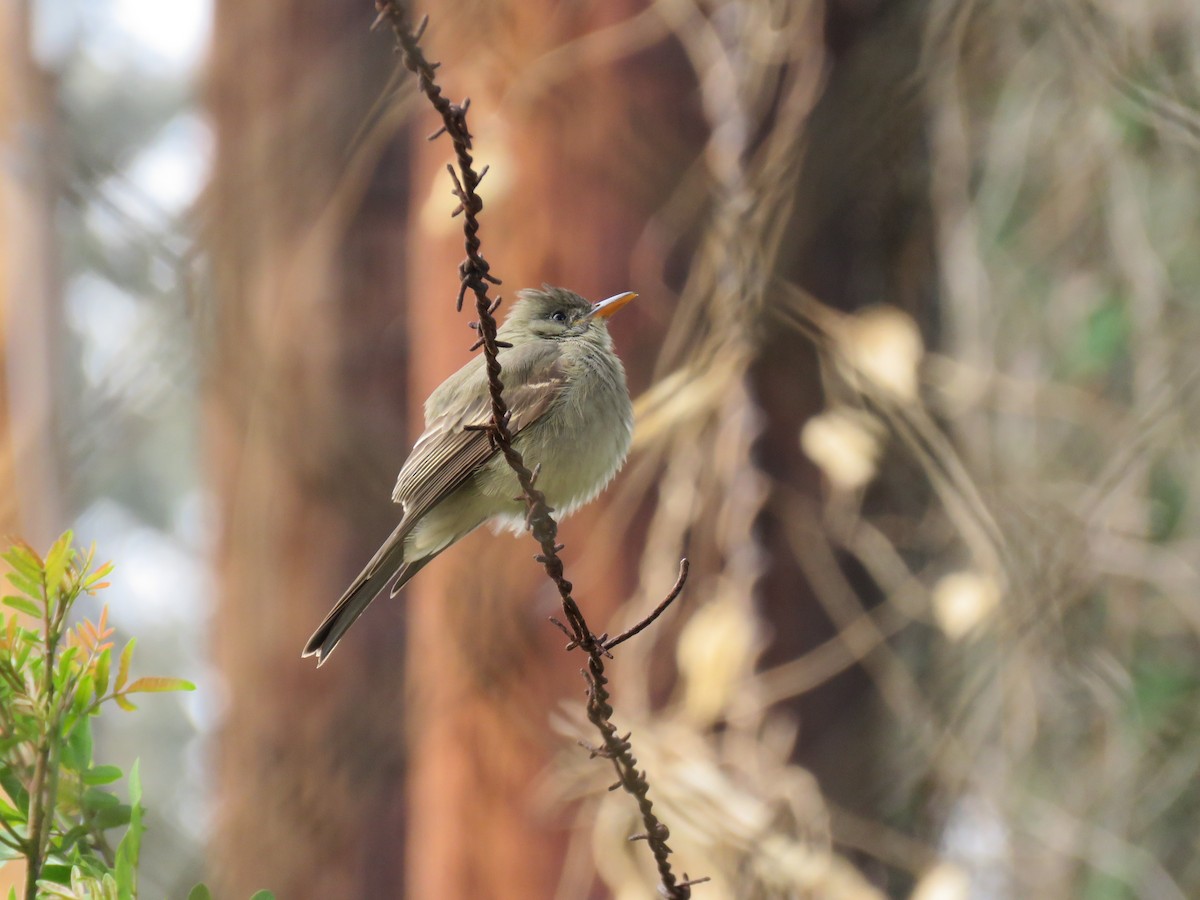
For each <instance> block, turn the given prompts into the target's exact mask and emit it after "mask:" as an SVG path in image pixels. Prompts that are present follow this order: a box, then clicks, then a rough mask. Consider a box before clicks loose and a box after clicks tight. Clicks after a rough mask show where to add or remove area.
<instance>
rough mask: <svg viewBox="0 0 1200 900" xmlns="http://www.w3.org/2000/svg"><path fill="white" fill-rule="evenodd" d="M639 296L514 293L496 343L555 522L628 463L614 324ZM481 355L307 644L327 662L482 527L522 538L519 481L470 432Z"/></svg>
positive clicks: (458, 380) (429, 431)
mask: <svg viewBox="0 0 1200 900" xmlns="http://www.w3.org/2000/svg"><path fill="white" fill-rule="evenodd" d="M636 296H637V294H634V293H623V294H617V295H616V296H615V297H609V298H608V299H607V300H602V301H600V302H599V303H596V304H592V303H589V302H588V301H587V300H585V299H584V298H583V297H580V296H579V295H578V294H574V293H572V292H571V291H568V290H564V289H563V288H557V287H550V286H549V285H543V286H542V289H541V290H525V291H521V292H520V293H519V294H518V299H517V302H516V303H515V304H514V305H513V307H512V310H511V312H510V313H509V315H508V318H507V319H506V320H505V322H504V324H503V325H502V326H501V327H500V329H499V333H498V338H499V340H501V341H505V342H507V343H509V344H512V346H511V347H507V348H502V349H501V350H500V365H501V366H502V373H501V379H502V380H503V382H504V398H505V400H506V401H507V402H508V407H509V410H510V412H511V418H510V420H509V429H510V430H511V431H512V433H513V435H514V442H513V443H514V446H515V447H516V448H517V449H518V450H520V451H521V455H522V456H523V457H524V458H525V462H526V464H527V465H529V466H531V467H532V466H535V465H540V466H541V469H540V472H539V474H538V481H537V486H538V488H539V489H540V490H541V491H542V492H543V493H544V494H545V495H546V501H547V503H549V504H550V506H552V507H553V508H554V509H555V511H556V512H557V514H558V515H559V516H565V515H568V514H569V513H571V512H572V511H574V510H576V509H578V508H579V507H580V506H583V505H584V504H585V503H588V502H589V501H590V500H592V499H593V498H594V497H595V496H596V495H597V494H599V493H600V491H601V490H603V488H604V487H605V485H607V484H608V483H609V481H611V480H612V478H613V476H614V475H616V474H617V471H618V470H619V469H620V468H621V466H622V464H623V463H624V462H625V456H626V454H627V453H628V452H629V442H630V439H631V438H632V436H633V407H632V405H631V404H630V402H629V390H628V388H626V386H625V370H624V369H623V368H622V366H621V360H620V359H618V358H617V354H616V353H615V352H614V351H613V342H612V338H611V337H610V336H609V333H608V325H607V319H608V317H609V316H611V315H612V314H613V313H615V312H616V311H617V310H619V309H620V308H621V307H623V306H624V305H625V304H627V303H628V302H629V301H630V300H633V299H634V298H635V297H636ZM491 416H492V410H491V397H490V395H489V393H488V383H487V372H486V371H485V369H484V359H483V357H482V355H480V356H477V357H475V358H474V359H473V360H471V362H469V363H467V364H466V365H465V366H463V367H462V368H461V369H459V370H458V371H457V372H455V373H454V374H453V375H451V376H450V377H449V378H447V379H446V380H445V381H443V382H442V383H441V385H440V386H439V387H438V388H437V390H435V391H434V392H433V393H432V394H430V395H429V399H428V400H426V401H425V432H424V434H422V435H421V436H420V438H418V439H417V443H416V444H415V445H414V446H413V449H412V453H411V454H409V457H408V459H407V460H405V462H404V466H403V467H402V468H401V469H400V475H399V477H398V478H397V480H396V489H395V490H394V491H392V500H393V501H395V502H396V503H399V504H400V507H401V509H402V515H401V518H400V524H399V525H397V526H396V530H395V531H393V532H392V534H391V536H390V537H389V538H388V539H387V540H386V541H385V542H384V544H383V546H382V547H380V548H379V550H378V551H377V552H376V553H375V555H374V556H373V557H372V558H371V561H370V562H369V563H367V567H366V568H365V569H363V570H362V572H361V573H360V574H359V576H358V577H357V578H355V579H354V582H353V584H351V585H350V587H349V588H347V590H346V593H345V594H343V595H342V599H340V600H339V601H338V602H337V605H336V606H335V607H334V608H333V610H332V611H331V612H330V613H329V615H328V616H326V617H325V621H324V622H322V623H321V625H320V627H319V628H317V630H316V631H315V632H313V636H312V637H310V638H309V639H308V643H307V644H305V645H304V654H303V655H304V656H316V657H317V664H318V665H320V664H322V663H324V662H325V660H326V659H328V658H329V654H330V653H332V652H333V648H334V647H336V646H337V643H338V641H340V640H341V639H342V635H344V634H345V633H346V630H347V629H348V628H349V627H350V626H351V625H353V624H354V621H355V619H357V618H358V617H359V616H361V615H362V613H363V610H365V609H366V608H367V606H368V605H369V604H370V603H371V601H372V600H374V599H375V598H376V597H378V596H379V595H380V594H381V593H383V591H384V590H386V589H387V588H388V587H389V586H390V588H391V596H393V597H394V596H395V595H396V594H397V593H398V592H399V591H400V589H401V588H402V587H404V585H405V584H406V583H407V582H408V580H409V579H410V578H412V577H413V576H414V575H416V574H417V572H419V571H420V570H421V569H422V568H423V567H424V566H425V565H426V564H427V563H428V562H429V561H430V560H432V559H433V558H434V557H435V556H437V555H438V554H439V553H441V552H442V551H443V550H445V549H446V548H447V547H449V546H450V545H451V544H453V543H454V542H455V541H457V540H459V539H460V538H462V537H463V536H465V535H466V534H468V533H469V532H471V531H474V530H475V529H476V528H478V527H479V526H480V525H482V524H483V523H484V522H488V521H493V522H497V523H498V524H501V525H508V526H511V527H512V528H513V530H514V531H515V532H519V531H520V530H521V529H522V528H523V527H524V524H525V503H524V501H523V500H521V499H519V498H520V495H521V488H520V486H519V484H518V483H517V478H516V475H514V474H513V472H512V469H510V468H509V466H508V463H507V462H506V461H505V459H504V457H503V455H502V454H500V453H499V452H498V451H497V450H496V449H495V448H494V447H493V446H492V444H491V441H490V439H489V437H488V433H487V432H486V431H481V430H478V429H477V428H475V427H473V426H481V425H487V424H488V423H489V422H490V421H491Z"/></svg>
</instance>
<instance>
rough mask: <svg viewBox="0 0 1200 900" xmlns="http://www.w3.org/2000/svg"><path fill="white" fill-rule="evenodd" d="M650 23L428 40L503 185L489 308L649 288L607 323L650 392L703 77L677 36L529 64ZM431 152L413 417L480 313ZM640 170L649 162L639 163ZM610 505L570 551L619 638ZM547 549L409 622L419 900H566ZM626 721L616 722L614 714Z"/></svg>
mask: <svg viewBox="0 0 1200 900" xmlns="http://www.w3.org/2000/svg"><path fill="white" fill-rule="evenodd" d="M641 7H642V5H641V4H639V3H630V2H622V3H615V4H606V5H601V6H592V7H571V6H564V5H562V4H558V3H549V2H534V3H520V4H518V3H503V4H493V5H490V6H489V5H482V6H481V5H479V4H460V3H456V4H442V5H440V6H439V7H438V8H437V9H436V10H433V12H434V16H433V19H432V22H431V24H430V26H429V31H428V33H427V36H426V37H425V39H424V41H423V44H424V46H425V48H426V52H427V54H428V55H429V56H430V58H431V59H433V60H437V61H441V62H444V63H445V66H444V68H442V69H441V70H440V75H441V76H443V77H442V86H443V88H444V90H445V91H446V93H447V95H448V96H450V97H453V98H461V97H462V96H463V95H466V94H469V95H470V96H471V99H472V107H471V114H470V115H471V119H470V122H471V127H472V131H473V133H474V134H475V147H476V151H477V155H478V160H479V163H480V165H483V164H490V165H491V167H492V171H491V173H490V174H489V175H488V177H487V178H486V179H485V180H484V182H483V186H482V190H481V192H482V194H483V197H484V202H485V208H484V211H483V213H482V214H481V216H480V220H481V231H480V237H481V238H482V240H483V252H484V255H485V256H486V258H487V259H488V260H489V262H490V263H491V264H492V267H493V272H494V273H495V274H496V275H497V276H498V277H500V278H502V279H503V280H504V284H503V285H502V286H501V287H499V288H497V289H495V291H496V292H497V293H499V294H501V295H502V296H503V297H504V299H505V304H506V305H505V307H502V311H503V309H506V308H507V304H509V303H511V302H512V300H513V299H514V295H515V292H516V291H517V290H518V289H520V288H522V287H536V286H539V285H540V284H541V283H542V282H549V283H551V284H557V285H563V286H566V287H569V288H571V289H573V290H576V291H578V292H580V293H582V294H584V295H586V296H588V297H589V298H591V299H598V298H601V297H604V296H608V295H610V294H614V293H617V292H618V291H621V290H625V289H628V288H633V289H637V290H639V291H642V292H643V300H641V301H639V302H635V303H634V304H633V305H631V306H630V307H628V308H627V309H626V310H624V311H622V312H621V313H620V315H618V316H617V317H616V318H615V319H614V320H613V322H612V331H613V334H614V339H615V341H616V344H617V348H618V351H619V352H620V353H621V356H622V358H623V359H624V360H625V361H626V365H627V369H628V374H629V381H630V385H631V387H632V389H633V391H634V393H635V394H636V393H637V392H639V391H640V390H642V389H644V388H645V387H646V386H647V384H648V383H649V381H650V366H651V364H652V362H653V360H654V357H655V349H656V340H657V339H658V338H660V337H661V329H662V324H663V323H664V322H665V321H667V319H668V317H669V310H666V309H664V308H663V304H664V302H668V300H669V295H668V293H667V292H665V291H663V290H661V289H656V286H655V285H653V284H636V283H634V282H635V278H634V274H633V273H632V271H631V263H630V260H631V258H632V259H636V258H638V254H637V253H635V248H636V247H637V246H638V244H639V242H644V237H645V235H644V231H645V228H646V224H647V222H648V221H649V219H650V217H651V216H652V214H653V213H654V212H655V211H656V210H657V209H658V208H659V207H660V206H661V205H662V204H663V203H664V202H665V200H666V198H667V196H668V195H669V194H670V192H671V191H672V190H673V189H674V187H675V186H676V184H677V183H678V180H679V179H680V178H681V177H682V174H683V173H684V172H686V171H687V167H688V164H689V162H690V161H691V160H692V159H693V158H694V156H695V154H696V153H697V152H699V150H700V148H701V146H702V141H703V128H702V125H701V124H700V122H699V117H698V116H697V113H696V109H695V106H694V79H693V77H692V75H691V72H690V70H689V68H688V66H687V64H686V61H685V60H684V59H683V57H682V54H681V53H679V51H678V49H677V48H675V47H674V46H673V45H672V44H671V43H669V42H667V41H665V40H663V39H662V38H660V39H658V40H655V41H653V42H652V43H651V44H650V45H649V46H648V47H647V48H646V50H645V51H644V52H642V53H634V54H633V55H629V54H628V53H622V54H620V55H619V58H618V59H617V60H616V61H612V62H609V61H604V60H596V59H592V58H589V57H587V56H586V55H585V54H574V55H571V56H569V57H567V58H561V57H560V58H558V59H557V61H556V62H555V63H552V64H550V65H549V66H547V65H540V66H539V64H538V63H535V62H534V61H536V60H539V59H540V58H541V57H542V56H543V54H546V53H548V52H549V51H551V50H553V49H555V48H557V47H559V46H561V45H563V44H565V43H567V42H568V41H570V40H572V39H574V38H577V37H579V36H580V35H583V34H587V33H589V32H593V31H594V30H596V29H598V28H601V27H603V26H605V25H608V24H611V23H612V22H615V21H619V20H622V19H626V18H628V17H630V16H632V15H633V14H634V13H635V12H636V11H637V10H638V9H640V8H641ZM468 29H470V32H471V33H473V34H485V35H487V40H486V42H483V43H481V44H479V45H478V46H471V47H470V48H469V49H467V47H468V43H469V42H465V41H463V40H461V39H458V38H457V36H456V35H457V34H458V33H459V32H463V33H465V32H466V31H467V30H468ZM544 62H545V60H542V63H544ZM564 76H565V77H564ZM517 79H520V80H517ZM502 104H503V106H502ZM584 109H586V112H581V110H584ZM663 109H671V110H674V112H675V118H674V121H672V122H670V123H669V125H668V126H666V127H664V125H663V124H662V123H661V122H657V124H656V125H655V126H654V127H651V124H650V123H656V121H657V117H658V116H659V114H660V111H661V110H663ZM417 115H418V118H417V120H416V121H417V122H418V123H419V125H418V127H416V128H415V129H414V130H415V132H417V133H418V134H424V133H426V132H431V131H433V130H434V128H435V127H436V125H437V124H438V123H437V121H436V119H435V118H434V116H433V113H432V110H431V109H430V108H429V107H428V106H427V104H424V103H423V108H422V109H421V110H420V111H419V112H418V114H417ZM501 117H502V118H503V123H502V124H498V122H499V120H500V119H501ZM419 152H420V162H419V165H418V168H417V170H416V172H415V175H414V184H415V185H418V186H419V187H417V188H416V190H418V191H427V192H428V196H427V197H423V198H422V199H421V200H420V201H419V203H418V204H417V206H418V207H419V208H420V209H421V215H420V219H419V221H418V223H417V225H416V227H415V230H414V243H415V245H416V246H419V247H420V248H421V253H420V256H419V258H418V259H416V260H414V267H413V275H412V284H413V288H412V290H410V291H409V293H408V297H409V306H410V309H409V315H410V316H411V321H412V323H413V325H412V327H413V332H414V334H420V335H421V340H420V341H419V342H416V343H414V345H413V353H414V362H415V374H414V378H413V385H412V393H411V395H410V396H411V399H412V401H413V409H414V413H415V410H416V403H417V402H418V401H419V400H420V399H422V398H424V396H425V395H426V394H427V393H428V392H429V391H430V390H431V389H432V388H434V387H435V386H436V385H437V384H438V383H439V382H440V381H441V380H442V379H443V378H445V377H446V376H447V375H448V374H450V373H451V372H452V371H454V369H456V368H457V367H458V366H459V365H461V364H462V363H464V362H466V361H467V359H468V358H469V354H468V353H467V348H468V347H469V346H470V344H471V343H472V342H473V340H474V337H473V332H471V331H469V330H468V329H467V322H468V321H470V320H472V319H473V318H474V315H473V313H472V310H471V309H470V308H468V309H464V312H463V313H462V314H461V315H456V314H455V312H454V297H455V294H456V291H457V279H456V268H457V264H458V262H459V260H461V259H462V257H463V239H462V232H461V225H460V222H459V220H458V219H450V217H449V213H450V211H451V210H452V209H453V206H454V200H453V198H452V197H451V196H450V194H449V190H448V189H449V187H450V182H449V180H448V176H447V175H446V172H445V165H446V163H447V162H448V161H449V160H450V159H451V158H452V150H451V147H450V144H449V142H448V141H446V140H445V139H444V138H443V139H440V140H438V141H435V142H433V143H432V144H426V143H424V142H421V143H420V144H419ZM631 159H637V160H642V161H644V165H642V166H640V167H634V166H631V165H630V164H629V161H630V160H631ZM661 253H662V248H661V247H657V246H651V248H650V249H649V251H648V252H643V253H642V256H641V259H640V262H641V263H642V264H643V265H644V267H645V269H646V270H648V271H651V272H653V273H654V274H655V276H659V275H660V273H661V272H662V271H663V269H664V268H665V262H664V260H663V258H662V255H661ZM470 303H471V301H470V298H468V301H467V304H468V307H469V306H470ZM534 462H536V461H534ZM610 498H611V494H610V495H608V497H602V498H601V499H600V500H599V501H597V502H596V503H594V504H592V506H590V507H589V508H588V509H586V510H584V511H582V512H580V513H578V514H577V515H576V516H574V517H572V518H571V519H570V520H568V521H567V522H566V524H565V525H564V526H563V528H562V530H561V533H560V537H561V540H562V542H563V543H564V544H565V545H566V550H565V552H564V559H565V562H566V567H567V577H568V578H569V579H571V580H572V581H573V582H574V583H575V585H576V596H577V597H578V599H579V601H580V603H581V605H582V607H583V609H584V612H585V615H586V616H587V618H588V621H589V624H590V625H591V627H592V628H593V630H595V631H597V632H599V631H601V630H604V629H607V628H609V627H611V625H612V621H611V616H612V613H613V611H614V609H615V608H616V606H617V605H618V604H619V603H620V602H621V601H622V600H624V599H625V598H626V597H627V596H628V592H629V590H630V588H631V586H632V584H633V581H634V578H635V576H636V572H637V565H638V554H637V553H636V552H628V551H631V549H632V548H633V547H634V546H635V545H636V537H632V536H630V535H628V534H619V533H612V531H611V529H608V530H606V528H605V527H604V526H603V524H602V520H603V512H604V509H605V507H606V504H607V500H608V499H610ZM536 552H537V547H536V544H535V543H534V542H533V541H532V540H531V539H530V538H529V537H527V536H522V537H520V538H519V539H517V540H514V539H512V538H510V537H508V536H507V535H504V536H500V537H496V536H493V535H492V534H491V533H490V532H488V531H487V530H486V529H481V531H480V532H479V533H476V534H474V535H472V536H471V537H469V538H467V539H466V540H464V541H463V542H462V543H461V544H460V545H459V546H457V547H454V548H452V549H451V550H449V551H447V553H446V554H445V555H444V556H442V557H441V558H440V559H439V560H438V561H437V562H435V563H434V564H433V565H431V566H430V567H429V568H428V569H426V570H425V571H424V572H422V573H421V575H420V577H419V578H417V579H416V580H415V581H414V582H413V584H412V585H411V587H410V588H409V589H407V591H406V593H407V595H408V598H409V601H408V602H409V603H411V604H412V606H411V609H412V613H413V619H412V621H411V626H410V627H411V640H410V648H411V649H410V653H409V658H408V663H409V671H410V680H411V682H412V684H413V688H414V691H415V698H414V703H413V707H412V709H411V711H410V719H409V721H410V725H409V731H410V734H411V736H412V753H413V759H412V766H413V781H412V787H411V790H412V805H413V808H414V810H415V811H419V813H417V814H419V815H420V816H421V822H422V824H421V827H419V828H414V829H413V831H412V834H411V837H410V844H409V872H408V874H409V877H410V878H411V890H410V896H412V897H421V898H424V897H429V898H434V897H436V898H439V900H456V898H476V897H488V898H514V900H516V898H520V900H528V898H540V897H552V896H554V895H555V889H556V888H557V886H558V885H559V881H560V879H561V877H562V871H563V866H564V852H563V851H564V848H565V844H566V841H567V838H568V834H569V832H568V827H569V825H570V822H569V820H567V819H565V818H564V817H563V813H561V812H558V813H555V812H553V811H552V810H549V809H547V808H546V803H545V802H544V800H542V799H540V796H539V794H540V792H541V791H542V790H543V789H544V788H543V787H542V786H543V785H544V776H545V770H546V768H547V766H548V765H549V763H550V760H551V757H552V755H553V754H555V753H558V752H561V751H562V750H563V748H564V743H566V744H568V746H569V743H570V742H569V740H564V738H563V737H562V736H561V735H559V734H556V733H554V732H552V731H551V730H550V727H549V723H550V719H551V717H552V715H553V711H554V710H555V708H556V706H557V705H558V704H559V703H560V702H562V701H566V703H567V708H568V709H569V710H570V711H571V712H572V713H577V712H581V711H582V708H583V688H584V684H583V681H582V679H581V677H580V675H579V669H580V667H581V666H582V665H583V657H582V656H581V655H580V654H579V653H578V652H575V653H570V654H568V653H565V652H563V645H564V638H563V636H562V634H561V633H560V632H559V631H558V630H557V629H556V628H554V627H553V626H551V625H550V624H549V623H548V622H547V616H548V615H551V614H555V613H559V607H558V595H557V593H556V591H555V590H554V588H553V585H551V584H550V583H549V581H548V580H547V579H546V577H545V573H544V572H543V571H542V570H541V567H540V566H538V565H536V564H535V562H534V561H533V556H534V554H535V553H536ZM665 574H666V575H668V576H671V577H673V575H674V573H673V572H669V573H665ZM668 583H669V581H668ZM559 615H560V617H561V613H559ZM616 705H617V708H618V712H617V716H616V718H617V721H618V722H619V721H620V699H619V698H618V699H617V700H616ZM585 734H586V732H585ZM596 764H597V765H603V763H599V762H597V763H596ZM632 802H633V801H632V800H630V803H631V804H632Z"/></svg>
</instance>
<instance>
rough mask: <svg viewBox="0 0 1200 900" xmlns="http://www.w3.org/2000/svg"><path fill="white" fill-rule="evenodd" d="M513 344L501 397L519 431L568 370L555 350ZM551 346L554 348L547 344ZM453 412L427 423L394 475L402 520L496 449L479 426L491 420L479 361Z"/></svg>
mask: <svg viewBox="0 0 1200 900" xmlns="http://www.w3.org/2000/svg"><path fill="white" fill-rule="evenodd" d="M523 349H524V348H516V349H515V350H514V351H513V352H509V353H506V354H504V356H505V357H508V358H507V359H505V358H504V357H502V358H501V360H502V362H503V363H505V364H506V365H505V368H504V371H503V372H502V373H501V379H502V380H504V381H505V382H506V383H505V386H504V399H505V401H506V402H507V403H508V408H509V412H510V418H509V423H508V427H509V430H510V431H511V432H512V433H513V436H514V437H515V436H516V435H518V434H520V432H521V431H522V430H524V429H525V428H528V427H529V426H530V425H532V424H533V423H534V422H536V421H537V420H538V419H540V418H541V417H542V416H544V415H545V414H546V412H547V411H548V410H549V409H550V407H551V406H552V405H553V404H554V401H555V400H556V399H558V397H559V395H560V394H561V393H562V390H563V388H564V387H565V385H566V373H565V371H564V369H563V366H562V362H561V358H560V356H559V354H558V353H557V352H546V351H545V350H542V348H536V349H534V350H532V352H526V353H522V352H520V351H521V350H523ZM548 349H550V350H551V351H553V348H548ZM457 393H458V397H457V398H456V399H457V402H456V403H455V404H454V405H453V412H449V413H443V414H442V415H440V416H435V417H433V418H432V419H430V420H429V421H428V422H427V423H426V429H425V433H424V434H422V435H421V437H420V438H418V440H417V443H416V445H415V446H414V447H413V450H412V453H411V454H410V455H409V457H408V459H407V460H406V461H405V463H404V466H403V468H401V469H400V475H399V477H398V478H397V479H396V489H395V490H394V491H393V492H392V499H393V500H394V501H396V502H397V503H400V504H403V506H404V522H406V523H413V522H416V521H417V520H418V519H420V517H421V516H423V515H424V514H425V513H426V512H428V511H429V510H430V509H432V508H433V507H434V506H436V505H437V504H438V503H439V502H441V501H442V500H443V499H445V497H446V496H447V495H448V494H450V493H451V492H452V491H453V490H454V489H455V488H457V487H458V486H459V485H461V484H462V483H463V481H465V480H466V479H467V478H468V477H469V476H470V475H471V473H473V472H474V471H476V470H477V469H478V468H479V466H481V465H483V463H484V462H486V461H487V459H488V458H489V457H491V456H492V455H493V454H494V453H496V448H495V447H494V446H493V445H492V442H491V439H490V437H489V436H488V432H487V431H483V430H477V426H486V425H487V424H488V423H490V422H491V420H492V405H491V396H490V394H489V393H488V391H487V378H486V373H485V372H484V370H483V368H482V367H479V368H478V370H477V371H476V372H473V373H472V377H471V378H470V379H469V381H467V383H466V384H464V385H462V389H461V390H459V391H458V392H457Z"/></svg>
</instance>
